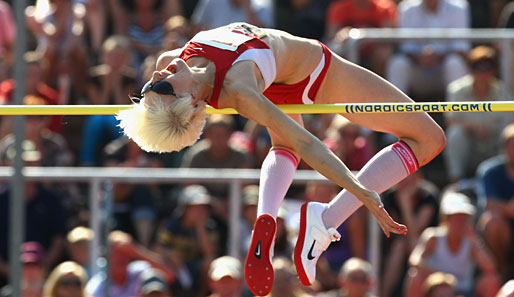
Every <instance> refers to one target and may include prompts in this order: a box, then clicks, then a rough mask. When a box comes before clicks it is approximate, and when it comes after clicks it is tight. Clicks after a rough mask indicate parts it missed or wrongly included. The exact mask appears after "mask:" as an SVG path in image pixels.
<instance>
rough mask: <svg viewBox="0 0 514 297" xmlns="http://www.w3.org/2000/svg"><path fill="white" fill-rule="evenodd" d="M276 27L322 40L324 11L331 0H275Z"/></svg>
mask: <svg viewBox="0 0 514 297" xmlns="http://www.w3.org/2000/svg"><path fill="white" fill-rule="evenodd" d="M275 2H276V4H275V7H276V18H275V19H276V25H277V29H281V30H284V31H286V32H289V33H291V34H294V35H297V36H301V37H306V38H313V39H317V40H323V38H324V37H325V27H326V13H327V10H328V6H329V5H330V3H331V2H332V0H276V1H275Z"/></svg>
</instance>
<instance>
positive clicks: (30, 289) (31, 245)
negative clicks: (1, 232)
mask: <svg viewBox="0 0 514 297" xmlns="http://www.w3.org/2000/svg"><path fill="white" fill-rule="evenodd" d="M44 257H45V250H44V248H43V247H42V246H41V244H39V243H38V242H35V241H31V242H30V241H29V242H24V243H23V244H22V245H21V264H22V272H21V273H22V275H21V297H40V296H41V293H42V292H43V283H44V281H45V273H46V269H45V267H44V264H43V263H44ZM0 296H1V297H16V296H13V295H12V288H11V287H10V285H7V286H5V287H3V288H1V290H0Z"/></svg>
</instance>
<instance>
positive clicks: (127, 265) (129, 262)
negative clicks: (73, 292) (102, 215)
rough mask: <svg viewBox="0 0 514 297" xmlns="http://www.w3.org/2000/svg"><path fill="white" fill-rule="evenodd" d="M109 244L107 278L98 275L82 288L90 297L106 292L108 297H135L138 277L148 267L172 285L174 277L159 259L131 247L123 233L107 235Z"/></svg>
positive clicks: (138, 287) (138, 285)
mask: <svg viewBox="0 0 514 297" xmlns="http://www.w3.org/2000/svg"><path fill="white" fill-rule="evenodd" d="M109 244H110V249H111V250H110V265H109V272H108V273H109V278H107V276H106V274H105V272H103V271H101V272H99V273H98V274H96V275H94V276H93V277H92V278H91V279H90V280H89V281H88V283H87V286H86V291H87V292H88V293H89V294H91V295H92V296H93V297H100V296H104V294H105V292H106V290H109V293H110V296H111V297H126V296H138V294H139V291H140V289H141V282H140V276H141V273H142V272H143V271H145V270H148V269H150V268H151V267H154V268H158V269H160V270H162V271H163V273H165V278H166V280H167V281H168V282H169V283H173V281H174V279H175V274H174V273H173V272H172V271H171V270H169V269H168V268H167V267H166V266H165V265H164V264H163V262H162V261H161V258H160V256H159V255H158V254H156V253H154V252H152V251H150V250H148V249H146V248H144V247H143V246H141V245H137V244H135V243H134V241H133V239H132V237H130V235H128V234H127V233H124V232H121V231H112V232H111V233H110V234H109ZM107 285H109V287H108V288H106V286H107Z"/></svg>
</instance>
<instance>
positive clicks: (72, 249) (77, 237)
mask: <svg viewBox="0 0 514 297" xmlns="http://www.w3.org/2000/svg"><path fill="white" fill-rule="evenodd" d="M93 237H94V232H93V230H91V229H90V228H87V227H83V226H78V227H75V228H73V229H72V230H71V231H70V232H68V235H67V236H66V240H67V242H68V254H69V256H70V259H71V260H72V261H74V262H76V263H78V264H79V265H81V266H82V268H84V269H85V270H86V273H87V274H86V276H87V278H88V279H89V277H90V276H91V273H90V272H91V269H90V264H91V262H90V258H89V247H90V245H91V242H92V241H93Z"/></svg>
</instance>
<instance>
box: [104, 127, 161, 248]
mask: <svg viewBox="0 0 514 297" xmlns="http://www.w3.org/2000/svg"><path fill="white" fill-rule="evenodd" d="M103 166H104V167H120V168H135V167H139V168H143V167H161V166H160V163H158V162H155V158H153V156H151V154H149V153H147V152H144V151H143V150H142V149H141V148H139V147H138V146H137V144H136V143H135V142H133V141H130V140H129V139H128V138H127V137H120V138H118V139H115V140H113V141H111V142H110V143H109V144H107V145H106V147H105V149H104V157H103ZM159 195H160V192H159V189H158V188H157V185H150V184H133V183H130V184H126V183H123V182H121V183H116V184H114V186H113V199H114V201H113V202H114V205H113V223H114V226H113V229H116V230H121V231H124V232H127V233H129V234H131V235H132V236H133V237H134V238H135V239H136V240H137V241H138V242H139V243H141V244H142V245H143V246H145V247H149V246H150V244H151V241H152V239H153V235H154V234H153V232H154V229H155V223H156V221H157V209H156V205H155V204H156V201H157V200H158V196H159Z"/></svg>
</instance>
